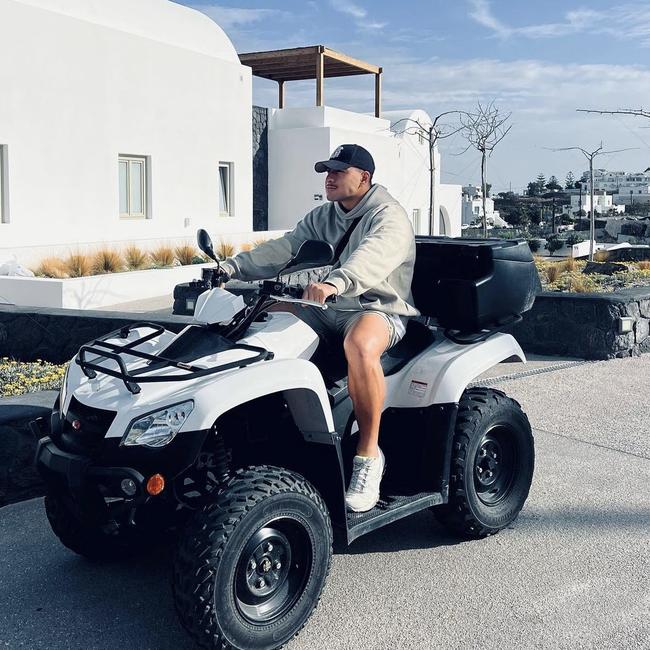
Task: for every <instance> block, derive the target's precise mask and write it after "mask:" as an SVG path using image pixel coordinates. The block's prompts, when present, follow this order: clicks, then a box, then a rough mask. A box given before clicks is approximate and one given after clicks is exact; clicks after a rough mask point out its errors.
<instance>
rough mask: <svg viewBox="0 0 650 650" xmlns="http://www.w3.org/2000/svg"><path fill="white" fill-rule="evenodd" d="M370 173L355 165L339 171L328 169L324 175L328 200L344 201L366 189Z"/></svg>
mask: <svg viewBox="0 0 650 650" xmlns="http://www.w3.org/2000/svg"><path fill="white" fill-rule="evenodd" d="M369 178H370V174H368V172H366V171H362V170H361V169H357V168H356V167H348V168H347V169H342V170H340V171H338V170H334V169H330V170H329V171H328V172H327V176H326V177H325V195H326V196H327V200H328V201H345V200H346V199H351V198H354V197H356V196H359V194H361V193H363V192H365V191H366V190H367V182H368V180H369Z"/></svg>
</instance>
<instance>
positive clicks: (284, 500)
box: [172, 466, 332, 650]
mask: <svg viewBox="0 0 650 650" xmlns="http://www.w3.org/2000/svg"><path fill="white" fill-rule="evenodd" d="M269 543H270V544H271V546H270V547H269ZM331 559H332V527H331V524H330V519H329V515H328V512H327V508H326V506H325V504H324V502H323V500H322V498H321V497H320V495H319V494H318V492H317V491H316V490H315V488H314V487H313V486H312V485H311V484H310V483H309V482H308V481H306V480H305V479H304V478H303V477H301V476H300V475H298V474H295V473H294V472H290V471H287V470H283V469H280V468H277V467H270V466H260V467H251V468H248V469H243V470H238V471H237V472H236V473H235V475H234V476H233V477H232V478H231V479H230V481H229V482H228V483H227V484H226V486H225V488H224V489H223V490H222V491H221V492H220V493H219V495H218V496H217V497H216V502H215V503H213V504H210V505H208V506H206V507H205V508H203V510H202V511H200V512H198V513H197V514H196V515H195V517H194V519H193V520H192V521H191V522H190V523H189V524H188V527H187V529H186V531H185V532H184V533H183V534H181V538H180V541H179V544H178V547H177V551H176V554H175V557H174V574H173V584H172V587H173V592H174V602H175V605H176V610H177V612H178V614H179V617H180V620H181V622H182V624H183V626H184V627H185V628H186V629H187V631H188V632H189V633H190V634H191V635H192V637H193V638H194V640H195V641H196V642H197V643H198V644H199V645H200V646H201V647H203V648H210V649H217V648H218V649H219V650H226V649H230V648H232V649H238V650H272V649H275V648H280V647H282V645H284V644H285V643H286V642H287V641H289V640H290V639H291V638H292V637H294V636H295V635H296V634H297V633H298V632H299V631H300V630H301V629H302V627H303V626H304V625H305V623H306V622H307V620H308V619H309V617H310V616H311V614H312V612H313V611H314V609H315V608H316V606H317V604H318V601H319V599H320V596H321V593H322V590H323V587H324V585H325V580H326V579H327V575H328V573H329V569H330V563H331ZM285 560H288V561H285ZM278 566H279V567H280V568H277V567H278ZM260 580H261V581H262V582H264V583H265V584H264V585H262V582H260ZM267 581H268V584H266V582H267Z"/></svg>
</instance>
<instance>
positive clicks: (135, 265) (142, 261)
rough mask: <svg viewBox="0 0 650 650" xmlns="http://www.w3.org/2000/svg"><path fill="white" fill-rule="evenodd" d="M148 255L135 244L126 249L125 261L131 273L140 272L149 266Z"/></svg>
mask: <svg viewBox="0 0 650 650" xmlns="http://www.w3.org/2000/svg"><path fill="white" fill-rule="evenodd" d="M148 257H149V256H148V255H147V253H146V252H145V251H143V250H142V249H141V248H138V246H136V245H135V244H130V245H129V246H127V247H126V248H125V249H124V261H125V263H126V268H127V269H128V270H129V271H139V270H140V269H144V268H146V266H147V262H148Z"/></svg>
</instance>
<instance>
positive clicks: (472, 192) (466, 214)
mask: <svg viewBox="0 0 650 650" xmlns="http://www.w3.org/2000/svg"><path fill="white" fill-rule="evenodd" d="M462 205H463V208H462V209H463V213H462V215H463V216H462V223H463V225H464V226H469V225H470V224H472V223H474V224H480V223H482V219H483V190H482V189H481V188H480V187H477V186H476V185H463V196H462ZM485 212H486V214H487V219H486V221H487V224H488V226H493V227H494V226H496V227H498V228H502V227H508V224H507V222H506V221H504V220H503V219H502V218H501V216H500V215H499V211H498V210H495V209H494V201H493V200H492V199H491V198H490V197H489V196H487V197H485Z"/></svg>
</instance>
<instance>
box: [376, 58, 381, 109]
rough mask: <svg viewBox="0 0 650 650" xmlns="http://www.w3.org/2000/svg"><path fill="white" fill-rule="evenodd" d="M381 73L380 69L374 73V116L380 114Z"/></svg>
mask: <svg viewBox="0 0 650 650" xmlns="http://www.w3.org/2000/svg"><path fill="white" fill-rule="evenodd" d="M381 73H382V69H381V68H379V72H378V73H377V74H376V75H375V117H379V116H380V115H381Z"/></svg>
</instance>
